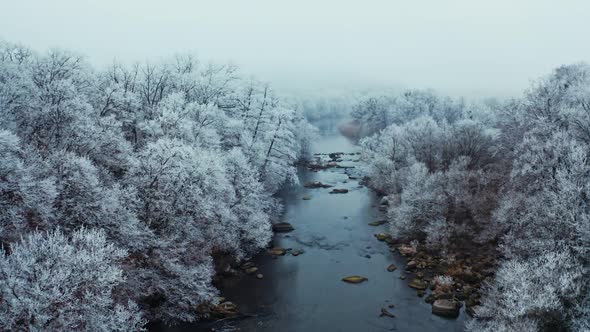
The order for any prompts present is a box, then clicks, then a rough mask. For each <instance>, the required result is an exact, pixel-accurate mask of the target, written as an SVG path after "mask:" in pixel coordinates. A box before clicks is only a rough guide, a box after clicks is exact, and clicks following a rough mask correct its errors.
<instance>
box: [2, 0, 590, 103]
mask: <svg viewBox="0 0 590 332" xmlns="http://www.w3.org/2000/svg"><path fill="white" fill-rule="evenodd" d="M4 7H5V9H6V10H4V11H2V13H0V38H3V39H5V40H7V41H9V42H18V43H22V44H23V45H25V46H28V47H31V48H33V49H34V50H36V51H38V52H44V51H46V50H47V49H49V48H55V47H56V48H64V49H68V50H74V51H77V52H79V53H80V54H83V55H84V56H85V57H86V58H87V59H88V61H89V62H90V63H91V64H93V65H96V66H98V67H99V68H100V67H104V66H107V65H110V64H112V63H113V61H120V62H123V63H131V62H141V61H145V60H148V61H150V62H157V61H159V60H160V59H163V58H166V57H169V56H171V55H174V54H178V53H181V54H182V53H194V54H196V55H197V56H198V57H199V58H200V59H201V60H203V61H212V62H215V63H232V64H235V65H237V66H239V68H240V69H241V72H242V73H244V74H246V75H251V76H253V77H255V78H257V79H259V80H262V81H266V82H269V83H270V84H272V85H273V86H274V87H275V88H276V89H277V90H280V91H281V92H283V93H309V92H310V91H317V90H323V91H336V92H341V93H346V92H348V91H352V90H359V89H384V88H391V87H393V88H399V89H434V90H436V91H437V92H438V93H441V94H447V95H451V96H454V97H460V96H462V97H468V98H469V97H475V98H481V97H484V98H485V97H492V96H494V97H500V98H502V97H517V96H520V94H521V91H522V90H523V89H524V88H526V87H527V86H529V84H530V82H531V81H532V80H537V79H539V78H540V77H541V76H542V75H544V74H545V73H547V72H548V71H550V70H551V69H552V68H555V67H558V66H560V65H564V64H571V63H578V62H581V61H587V60H588V59H590V44H588V43H583V42H581V40H579V39H580V36H581V34H582V33H583V31H590V20H588V19H587V18H588V14H587V13H588V10H590V3H587V2H583V1H571V2H567V3H563V4H559V6H557V4H556V3H552V2H550V1H540V2H539V1H523V2H519V3H518V4H515V3H513V2H509V1H501V2H494V4H493V5H492V4H490V5H482V4H475V3H472V2H471V1H452V2H447V3H445V4H441V3H439V2H437V1H420V2H413V3H405V2H395V3H394V2H385V1H370V2H368V3H364V4H363V5H360V4H359V5H350V4H343V3H341V2H336V1H324V2H322V3H315V2H312V1H303V2H301V1H300V2H298V3H297V4H285V3H280V4H279V3H275V2H272V1H250V2H248V3H240V2H231V1H220V2H216V3H210V2H208V3H205V2H199V1H198V2H188V1H182V0H175V1H169V2H166V3H165V4H164V3H161V4H156V3H153V2H152V3H150V2H144V1H130V2H125V3H118V2H116V1H101V2H90V3H86V2H85V3H84V4H82V3H80V2H78V1H73V0H63V1H52V2H42V1H33V0H25V1H19V2H11V3H7V4H5V5H4ZM31 8H35V9H34V10H31ZM33 22H34V24H32V23H33Z"/></svg>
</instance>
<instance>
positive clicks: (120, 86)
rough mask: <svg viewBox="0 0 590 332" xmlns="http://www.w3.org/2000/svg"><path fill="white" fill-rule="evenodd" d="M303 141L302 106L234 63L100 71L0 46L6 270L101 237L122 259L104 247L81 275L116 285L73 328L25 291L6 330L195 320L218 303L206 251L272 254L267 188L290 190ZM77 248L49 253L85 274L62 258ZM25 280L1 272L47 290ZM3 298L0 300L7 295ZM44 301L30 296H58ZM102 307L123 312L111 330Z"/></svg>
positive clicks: (275, 207) (189, 60)
mask: <svg viewBox="0 0 590 332" xmlns="http://www.w3.org/2000/svg"><path fill="white" fill-rule="evenodd" d="M311 132H313V128H312V127H311V126H310V125H309V124H308V123H307V122H306V120H305V119H304V118H303V116H302V114H300V112H298V111H297V110H296V108H295V107H291V105H290V104H289V103H287V102H285V101H284V100H282V99H281V98H279V97H278V96H277V95H276V94H275V93H274V91H273V90H272V89H271V87H269V86H268V85H264V84H261V83H258V82H255V81H252V80H248V79H244V78H242V77H241V76H240V75H239V74H238V72H237V69H236V68H235V67H233V66H227V65H216V64H204V63H201V62H199V61H198V60H197V59H195V58H193V57H192V56H190V55H180V56H176V57H174V58H171V59H169V60H167V61H164V62H160V63H156V64H154V63H146V64H137V65H133V66H122V65H119V64H115V65H113V66H112V67H111V68H108V69H107V70H104V71H97V70H95V69H93V68H91V67H90V66H89V65H88V63H87V62H86V61H85V60H84V58H83V57H82V56H80V55H78V54H75V53H71V52H68V51H60V50H54V51H50V52H47V53H46V54H36V53H34V52H32V51H30V50H29V49H27V48H25V47H22V46H19V45H14V44H10V43H7V42H0V158H1V159H0V179H1V181H0V241H1V242H2V244H3V246H4V248H5V252H4V254H5V257H3V258H4V259H5V260H6V263H3V264H5V266H7V267H6V268H7V269H8V268H9V267H10V269H15V268H23V269H24V268H25V266H26V265H25V264H26V263H25V262H24V261H23V262H21V261H17V259H21V260H24V259H29V258H27V257H26V256H27V254H29V252H34V250H35V249H34V246H39V245H41V242H42V241H49V242H51V243H53V245H54V246H55V247H56V248H57V247H59V246H62V249H63V250H62V252H64V253H65V252H66V251H67V250H66V251H64V250H65V249H64V248H63V247H67V246H72V248H77V247H76V246H79V245H81V243H84V241H86V240H84V241H83V239H88V241H86V242H92V241H90V239H92V238H96V239H100V241H103V242H104V243H102V242H101V243H98V242H96V243H94V242H92V244H93V245H94V244H96V245H97V246H99V247H100V246H102V247H104V248H114V247H112V246H116V247H117V248H120V249H121V250H125V251H126V252H127V254H126V255H123V254H122V251H117V250H115V249H112V250H111V249H108V250H107V249H104V248H103V249H100V250H102V251H101V253H102V255H103V257H102V259H103V260H104V264H103V265H101V267H100V268H93V267H90V266H89V267H88V268H87V269H86V270H87V271H94V272H96V273H103V272H104V273H106V272H108V273H112V276H111V275H109V278H111V277H112V279H108V278H107V276H101V278H103V279H104V282H108V283H109V287H110V288H107V287H106V286H105V287H103V288H102V289H103V291H104V292H103V293H100V294H96V295H92V294H91V293H89V296H90V295H92V297H90V298H88V299H86V300H87V303H82V304H80V308H78V309H79V310H81V311H80V313H84V315H82V314H80V315H78V316H76V317H77V319H79V321H72V322H68V321H65V319H66V318H65V317H61V316H59V315H58V313H59V312H61V311H60V310H61V309H60V307H59V305H57V304H56V305H50V303H47V302H46V303H43V302H39V305H41V304H43V305H47V308H37V307H35V305H34V304H32V302H33V300H26V298H25V297H23V296H21V295H19V297H20V298H21V299H22V300H23V301H24V302H22V303H20V304H18V306H19V307H18V308H16V307H14V308H13V307H11V308H10V309H8V308H5V310H11V311H10V312H11V315H14V319H11V321H10V322H9V324H29V325H30V326H31V327H30V328H31V329H47V327H54V326H55V328H56V329H59V326H63V328H62V329H69V327H76V328H80V329H87V330H96V329H99V330H100V329H103V330H117V329H119V330H133V329H135V328H136V327H140V326H141V324H140V320H138V318H133V317H135V316H134V315H136V313H137V312H140V313H141V314H142V315H143V317H144V318H145V319H160V320H163V321H165V322H168V323H175V322H179V321H193V320H195V319H197V318H199V316H198V311H197V310H196V308H197V306H198V305H199V304H202V303H204V302H207V301H210V300H211V299H212V298H213V297H214V296H215V295H216V294H217V290H216V289H215V288H214V287H213V286H212V284H211V280H212V277H213V276H214V270H215V269H214V260H213V258H212V257H213V256H214V255H215V254H218V253H221V254H229V255H231V256H233V257H235V258H236V259H238V260H240V259H245V258H248V257H249V256H251V255H252V254H254V253H256V252H257V251H258V250H260V249H261V248H264V247H265V246H266V245H267V243H268V241H269V240H270V238H271V234H272V232H271V220H272V219H273V218H276V216H277V215H279V214H280V213H281V211H280V206H281V205H280V203H279V202H278V201H277V199H276V198H274V197H273V195H274V194H275V193H276V192H277V191H278V190H279V189H280V188H281V187H283V186H284V185H288V184H291V183H296V182H297V176H296V171H295V167H294V164H295V162H296V161H297V160H299V159H300V158H304V157H306V154H308V153H309V148H308V144H309V137H307V136H306V134H307V133H311ZM82 228H84V229H86V231H84V232H85V233H79V232H81V231H80V229H82ZM57 229H59V233H56V231H55V230H57ZM98 230H100V232H102V233H100V234H102V235H98V234H99V233H97V231H98ZM45 232H49V233H47V234H48V235H43V234H45ZM86 233H88V234H90V235H87V234H86ZM21 238H24V239H25V240H23V242H22V243H21V244H19V243H20V242H19V239H21ZM69 239H71V240H69ZM69 241H73V242H69ZM96 241H98V240H96ZM43 246H47V244H44V245H43ZM87 247H88V246H87ZM68 248H69V247H68ZM88 248H90V247H88ZM88 250H90V249H88ZM97 250H98V249H97ZM90 251H91V250H90ZM30 254H31V255H32V253H30ZM55 254H56V255H57V254H58V251H57V249H56V252H55ZM97 254H98V252H97ZM77 255H78V254H77V251H76V250H73V249H72V253H71V257H70V256H67V257H61V256H56V257H52V256H49V257H47V259H48V260H50V259H52V260H56V261H58V262H59V265H56V266H59V269H60V270H59V271H57V272H59V273H66V274H67V273H70V272H71V273H72V276H71V278H73V275H75V274H76V273H77V272H75V271H72V269H78V268H80V267H78V266H68V265H69V264H77V263H76V262H77V260H79V259H83V258H84V257H83V256H80V257H78V256H77ZM80 255H84V253H83V252H81V253H80ZM31 259H32V258H31ZM86 263H88V264H90V262H86ZM107 263H108V264H107ZM6 264H9V265H6ZM10 264H12V265H10ZM18 264H23V265H22V266H16V265H18ZM48 264H50V263H48ZM56 268H57V267H56ZM105 268H109V269H110V270H108V271H105V270H101V269H105ZM68 269H69V270H68ZM62 270H63V271H62ZM9 271H10V270H7V273H8V272H9ZM68 271H70V272H68ZM76 271H77V270H76ZM117 271H118V272H117ZM23 273H25V272H24V271H23V272H22V273H20V272H18V273H17V272H14V273H12V272H11V274H10V275H8V274H5V275H4V276H3V278H10V279H9V280H10V283H11V284H14V287H17V286H18V287H23V288H25V287H30V288H32V289H38V287H40V285H39V282H40V281H38V280H36V279H30V280H28V279H27V280H19V278H25V277H26V276H25V275H24V274H23ZM59 273H58V274H59ZM88 273H91V272H88ZM122 275H124V276H125V278H122V277H121V276H122ZM57 277H59V275H56V278H57ZM62 277H63V278H66V276H62ZM97 277H98V276H97ZM109 280H111V281H109ZM49 281H51V282H60V280H55V281H53V280H49ZM115 281H116V282H115ZM27 282H28V283H30V284H28V286H26V285H27ZM68 282H69V281H68ZM21 283H22V285H21ZM31 283H32V284H31ZM19 285H20V286H19ZM81 286H84V287H90V286H92V285H81ZM52 287H54V286H52ZM55 287H57V288H59V285H57V286H55ZM81 292H86V289H82V290H81ZM8 293H9V292H4V293H3V295H2V298H0V303H2V304H3V305H4V304H7V303H12V302H14V301H13V299H10V301H8V299H9V298H8V297H9V296H15V295H14V294H12V293H11V294H8ZM43 294H45V293H43V292H41V291H40V293H39V294H30V296H47V297H48V298H50V297H51V296H52V295H51V294H49V293H48V294H45V295H43ZM99 295H100V296H101V297H99ZM94 300H96V301H97V303H95V304H94V307H93V305H92V301H94ZM128 301H132V302H135V303H137V307H135V305H133V304H130V305H127V303H128ZM14 303H15V305H16V303H17V302H14ZM75 303H78V302H72V305H74V304H75ZM129 303H131V302H129ZM27 306H31V307H30V308H27ZM84 306H88V308H86V307H84ZM84 308H86V309H84ZM106 308H110V309H111V310H114V312H116V313H117V315H111V316H109V317H108V319H107V318H105V319H104V322H103V324H110V325H108V326H98V325H96V326H95V325H92V324H98V323H97V321H98V320H101V317H102V316H100V315H101V312H99V311H100V310H107V309H106ZM125 308H127V309H125ZM91 309H95V310H97V312H93V311H91ZM68 310H69V309H68ZM72 310H73V309H72ZM126 310H129V313H126V312H127V311H126ZM37 311H39V312H41V311H43V312H42V313H36V312H37ZM7 312H8V311H7ZM125 315H129V318H125V317H126V316H125ZM17 316H18V317H17ZM41 316H42V317H41ZM127 321H128V322H131V323H133V324H136V326H135V327H132V326H130V325H128V324H131V323H127ZM7 324H8V323H7ZM44 324H62V325H59V326H58V325H47V326H45V327H44ZM64 324H65V325H64ZM14 326H17V325H14ZM19 326H21V325H19ZM27 326H28V325H27ZM49 329H51V328H49Z"/></svg>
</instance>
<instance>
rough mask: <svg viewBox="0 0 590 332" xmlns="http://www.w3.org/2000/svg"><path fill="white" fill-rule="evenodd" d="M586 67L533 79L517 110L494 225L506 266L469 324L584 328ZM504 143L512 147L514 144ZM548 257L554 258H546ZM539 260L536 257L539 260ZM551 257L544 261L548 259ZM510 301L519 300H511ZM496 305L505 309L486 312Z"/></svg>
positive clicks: (589, 224) (589, 91) (589, 89)
mask: <svg viewBox="0 0 590 332" xmlns="http://www.w3.org/2000/svg"><path fill="white" fill-rule="evenodd" d="M589 73H590V67H589V66H588V65H584V64H578V65H571V66H563V67H560V68H557V69H556V70H555V71H554V72H553V73H552V74H551V75H549V76H548V77H546V78H544V79H543V80H541V81H539V82H537V83H536V84H535V85H534V86H533V87H532V89H531V90H530V91H528V92H527V93H526V95H525V97H524V98H523V100H522V102H521V103H520V104H519V105H518V106H517V108H516V113H515V117H514V118H515V119H516V120H517V121H516V126H515V127H516V128H514V129H515V130H514V132H515V133H508V136H511V135H512V136H513V137H517V138H519V137H522V139H521V141H520V142H519V143H518V144H517V145H516V147H514V156H515V157H514V161H513V164H512V170H511V173H510V181H508V186H507V187H506V188H505V191H504V193H503V198H502V200H501V203H500V206H499V208H498V209H497V211H495V213H494V221H495V222H496V223H497V224H498V225H499V227H500V228H501V229H502V231H503V233H504V234H505V235H504V236H503V238H502V243H501V248H502V250H503V252H504V254H505V255H506V256H507V258H508V261H507V262H505V263H504V268H501V269H500V270H499V271H498V273H497V275H496V277H495V279H494V281H493V282H492V283H491V285H490V286H489V289H490V292H489V294H488V296H487V298H486V300H485V301H484V303H483V308H482V309H481V310H480V313H479V314H478V315H477V316H476V318H477V320H476V321H475V322H473V323H472V325H471V326H472V330H474V331H475V330H478V331H479V330H480V326H481V325H482V324H483V325H484V326H505V325H513V324H517V325H518V326H522V325H523V324H525V323H526V322H529V323H530V325H531V326H534V327H538V328H539V329H551V328H554V327H555V326H561V327H567V326H569V327H571V328H572V330H576V331H583V330H585V328H586V327H587V326H588V324H589V323H588V315H587V313H586V312H585V310H584V309H583V305H584V303H587V302H586V301H587V300H586V298H587V295H586V294H587V287H586V283H585V280H587V278H588V259H587V256H588V250H589V249H590V242H589V241H590V236H589V235H590V233H589V232H588V230H589V229H590V219H589V203H590V201H589V199H588V197H589V196H588V195H589V192H588V183H589V180H590V179H589V177H588V174H590V172H589V170H590V169H589V164H588V148H589V145H588V141H587V139H586V136H585V132H586V124H585V121H586V120H584V119H585V117H586V115H587V111H588V103H587V100H588V96H590V75H589ZM507 141H512V142H514V141H515V140H514V139H510V140H507ZM552 255H553V256H552ZM539 257H542V259H539ZM547 257H549V258H551V259H549V258H547ZM533 270H534V271H541V272H542V273H541V275H540V276H538V278H539V280H538V281H536V283H537V285H542V287H537V288H536V289H528V293H527V294H523V292H522V289H527V288H521V289H516V287H509V286H508V284H513V285H515V286H516V285H518V287H522V285H521V284H520V281H521V280H522V278H531V277H534V276H535V275H531V271H533ZM515 299H518V301H516V300H515ZM498 303H499V304H500V306H501V307H500V308H502V307H504V308H505V311H502V312H499V313H498V314H496V315H490V314H489V313H490V312H492V311H493V310H495V308H497V307H498Z"/></svg>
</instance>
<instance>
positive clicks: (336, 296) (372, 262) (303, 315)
mask: <svg viewBox="0 0 590 332" xmlns="http://www.w3.org/2000/svg"><path fill="white" fill-rule="evenodd" d="M314 150H315V151H316V152H318V153H329V152H347V153H350V152H356V151H358V148H357V147H355V146H354V145H352V144H351V143H350V142H348V141H347V139H345V138H344V137H342V136H339V135H333V136H330V137H325V138H322V139H320V140H319V141H318V142H317V143H316V144H315V148H314ZM343 158H344V159H345V160H344V161H343V162H342V163H341V164H342V165H355V166H358V164H359V163H358V162H357V161H356V160H357V159H358V155H345V156H344V157H343ZM346 172H348V173H356V172H357V169H340V168H332V169H327V170H324V171H319V172H310V171H308V170H303V169H302V170H301V171H300V176H301V183H305V182H308V181H321V182H323V183H328V184H331V185H334V188H346V189H349V193H347V194H329V193H328V192H329V191H330V190H331V189H306V188H303V187H302V186H299V187H296V188H292V189H290V190H288V191H286V192H285V193H284V198H285V206H286V211H285V216H284V221H286V222H289V223H291V224H293V226H294V227H295V230H294V231H293V232H290V233H286V234H277V235H276V236H275V238H274V245H275V246H277V247H284V248H293V249H302V250H304V253H303V254H302V255H300V256H297V257H294V256H291V255H286V256H283V257H278V258H277V259H273V258H271V257H270V256H267V255H264V254H262V255H260V256H258V257H256V258H255V259H254V261H255V263H256V265H257V266H258V268H259V270H260V272H261V273H263V274H264V278H263V279H262V280H259V279H256V278H255V277H251V276H241V277H235V278H229V279H225V280H224V281H223V284H222V285H221V291H222V295H223V296H225V297H226V298H227V299H228V300H230V301H233V302H234V303H236V304H237V305H238V306H239V308H240V310H241V311H242V312H245V313H249V314H253V315H254V317H253V318H248V319H243V320H240V321H226V322H222V323H218V324H214V325H211V324H208V325H187V326H178V327H175V328H167V329H163V330H165V331H202V330H209V331H211V330H220V331H223V330H226V331H229V330H240V331H461V330H462V321H463V317H464V313H463V312H462V313H461V316H460V317H459V319H445V318H441V317H438V316H434V315H432V314H431V313H430V305H429V304H427V303H425V302H424V300H423V298H420V297H418V296H417V295H416V291H414V290H412V289H410V288H408V287H407V280H405V281H404V280H400V279H399V276H400V273H403V268H399V269H397V270H396V271H394V272H387V270H386V268H387V266H388V265H389V264H391V263H393V264H395V265H397V266H399V267H402V266H404V260H403V258H401V257H400V256H397V255H393V254H392V253H391V252H390V251H389V248H388V247H387V245H385V244H384V243H382V242H378V241H377V240H376V239H375V238H374V236H373V234H374V233H377V232H380V231H382V230H384V229H385V227H387V226H386V225H384V226H378V227H372V226H369V225H367V223H369V222H371V221H374V220H378V219H382V216H380V214H379V212H378V211H377V209H376V208H375V207H374V204H375V197H374V195H373V193H372V192H371V191H370V190H369V189H367V188H366V187H359V183H358V181H357V180H350V179H349V177H348V175H347V174H346ZM304 195H309V196H311V197H312V198H311V200H302V199H301V198H302V197H303V196H304ZM348 275H362V276H365V277H367V278H368V279H369V280H368V281H367V282H364V283H362V284H357V285H354V284H347V283H344V282H342V281H341V278H342V277H344V276H348ZM408 279H410V278H408ZM388 304H395V308H393V309H390V310H391V312H392V313H393V314H395V316H396V318H389V317H379V313H380V310H381V308H383V307H387V306H388Z"/></svg>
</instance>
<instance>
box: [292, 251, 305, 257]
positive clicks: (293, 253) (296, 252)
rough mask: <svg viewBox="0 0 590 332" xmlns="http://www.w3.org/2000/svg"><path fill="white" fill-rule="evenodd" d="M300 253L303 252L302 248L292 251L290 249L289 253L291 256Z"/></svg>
mask: <svg viewBox="0 0 590 332" xmlns="http://www.w3.org/2000/svg"><path fill="white" fill-rule="evenodd" d="M301 254H303V250H293V251H291V255H293V256H299V255H301Z"/></svg>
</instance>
